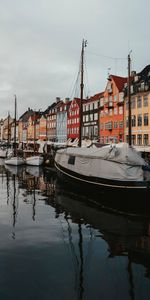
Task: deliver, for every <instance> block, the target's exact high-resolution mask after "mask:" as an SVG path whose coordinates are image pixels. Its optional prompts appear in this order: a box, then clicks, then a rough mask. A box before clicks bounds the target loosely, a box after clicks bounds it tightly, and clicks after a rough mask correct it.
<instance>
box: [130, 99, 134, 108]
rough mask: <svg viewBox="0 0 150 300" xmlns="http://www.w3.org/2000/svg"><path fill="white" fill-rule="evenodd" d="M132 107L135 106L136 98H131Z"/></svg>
mask: <svg viewBox="0 0 150 300" xmlns="http://www.w3.org/2000/svg"><path fill="white" fill-rule="evenodd" d="M131 108H135V98H132V99H131Z"/></svg>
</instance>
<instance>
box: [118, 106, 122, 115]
mask: <svg viewBox="0 0 150 300" xmlns="http://www.w3.org/2000/svg"><path fill="white" fill-rule="evenodd" d="M122 114H123V107H122V106H120V107H119V115H122Z"/></svg>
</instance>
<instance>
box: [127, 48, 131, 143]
mask: <svg viewBox="0 0 150 300" xmlns="http://www.w3.org/2000/svg"><path fill="white" fill-rule="evenodd" d="M130 67H131V58H130V53H129V54H128V109H129V115H128V125H129V131H128V132H129V133H128V135H129V146H131V144H132V132H131V76H130Z"/></svg>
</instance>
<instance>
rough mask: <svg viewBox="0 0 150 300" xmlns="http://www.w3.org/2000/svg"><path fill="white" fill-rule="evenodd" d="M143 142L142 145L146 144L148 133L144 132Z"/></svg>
mask: <svg viewBox="0 0 150 300" xmlns="http://www.w3.org/2000/svg"><path fill="white" fill-rule="evenodd" d="M143 143H144V146H148V134H144V138H143Z"/></svg>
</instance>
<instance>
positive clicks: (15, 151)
mask: <svg viewBox="0 0 150 300" xmlns="http://www.w3.org/2000/svg"><path fill="white" fill-rule="evenodd" d="M16 115H17V98H16V95H15V117H14V156H16V154H17V149H16Z"/></svg>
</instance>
